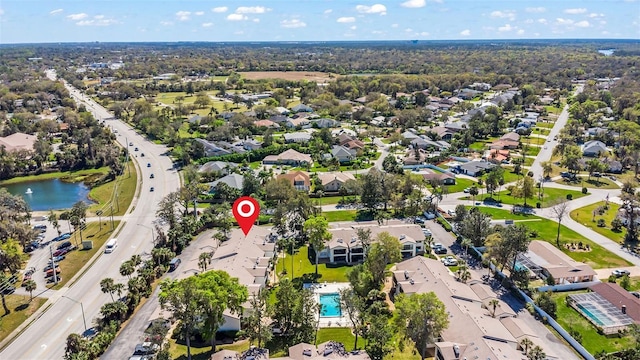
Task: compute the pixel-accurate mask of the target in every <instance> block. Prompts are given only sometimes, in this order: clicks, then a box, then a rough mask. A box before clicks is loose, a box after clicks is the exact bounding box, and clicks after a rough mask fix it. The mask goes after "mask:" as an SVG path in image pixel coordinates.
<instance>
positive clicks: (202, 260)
mask: <svg viewBox="0 0 640 360" xmlns="http://www.w3.org/2000/svg"><path fill="white" fill-rule="evenodd" d="M210 263H211V253H210V252H203V253H200V256H198V266H199V267H200V270H202V271H207V265H209V264H210Z"/></svg>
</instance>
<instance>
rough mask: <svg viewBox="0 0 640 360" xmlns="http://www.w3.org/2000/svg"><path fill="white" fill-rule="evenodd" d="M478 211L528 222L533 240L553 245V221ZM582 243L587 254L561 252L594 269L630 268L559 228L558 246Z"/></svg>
mask: <svg viewBox="0 0 640 360" xmlns="http://www.w3.org/2000/svg"><path fill="white" fill-rule="evenodd" d="M479 209H480V211H482V212H484V213H486V214H488V215H491V217H493V219H494V220H498V219H500V220H502V219H505V220H506V219H513V220H529V221H525V222H523V224H524V225H526V226H527V227H529V228H530V229H531V230H535V231H536V232H537V233H538V236H536V237H535V239H539V240H544V241H547V242H549V243H552V244H554V245H555V242H556V232H557V231H558V230H557V229H558V223H556V222H555V221H551V220H548V219H543V218H541V217H539V216H535V215H528V214H513V213H511V211H508V210H502V209H496V208H490V207H484V206H482V207H480V208H479ZM580 241H582V243H583V244H588V245H589V246H590V247H591V251H589V252H572V251H568V250H566V248H565V247H564V246H562V247H561V249H562V251H563V252H564V253H565V254H567V255H569V257H571V258H572V259H574V260H576V261H581V262H584V263H586V264H588V265H589V266H591V267H592V268H594V269H604V268H615V267H625V266H632V265H633V264H631V263H630V262H628V261H626V260H624V259H623V258H621V257H619V256H618V255H616V254H613V253H611V252H609V251H608V250H606V249H605V248H603V247H602V246H600V245H598V244H596V243H594V242H593V241H591V240H589V239H587V238H585V237H584V236H582V235H580V234H578V233H577V232H575V231H573V230H571V229H569V228H568V227H566V226H564V225H562V226H561V227H560V244H561V245H564V244H567V243H578V242H580Z"/></svg>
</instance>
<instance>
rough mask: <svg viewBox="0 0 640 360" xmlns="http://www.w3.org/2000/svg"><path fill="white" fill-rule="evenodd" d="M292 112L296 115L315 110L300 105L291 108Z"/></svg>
mask: <svg viewBox="0 0 640 360" xmlns="http://www.w3.org/2000/svg"><path fill="white" fill-rule="evenodd" d="M291 111H292V112H294V113H299V112H309V113H310V112H313V109H312V108H311V107H310V106H308V105H305V104H298V105H296V106H294V107H292V108H291Z"/></svg>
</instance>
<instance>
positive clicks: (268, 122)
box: [253, 119, 280, 129]
mask: <svg viewBox="0 0 640 360" xmlns="http://www.w3.org/2000/svg"><path fill="white" fill-rule="evenodd" d="M253 125H255V126H256V127H266V128H273V129H278V128H280V125H279V124H277V123H275V122H274V121H271V120H266V119H265V120H256V121H254V122H253Z"/></svg>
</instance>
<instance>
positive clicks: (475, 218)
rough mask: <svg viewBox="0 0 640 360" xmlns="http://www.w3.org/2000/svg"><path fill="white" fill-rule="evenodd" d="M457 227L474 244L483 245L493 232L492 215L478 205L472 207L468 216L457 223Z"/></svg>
mask: <svg viewBox="0 0 640 360" xmlns="http://www.w3.org/2000/svg"><path fill="white" fill-rule="evenodd" d="M456 229H457V230H458V232H460V235H462V236H464V237H466V238H468V239H470V240H471V241H472V242H473V245H474V246H483V245H484V240H485V238H486V237H487V236H488V235H489V234H490V233H491V217H490V216H489V215H487V214H485V213H483V212H482V211H480V210H479V209H478V208H476V207H474V208H471V209H470V210H469V214H468V215H467V217H466V218H464V219H463V220H462V221H461V222H458V223H456Z"/></svg>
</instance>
